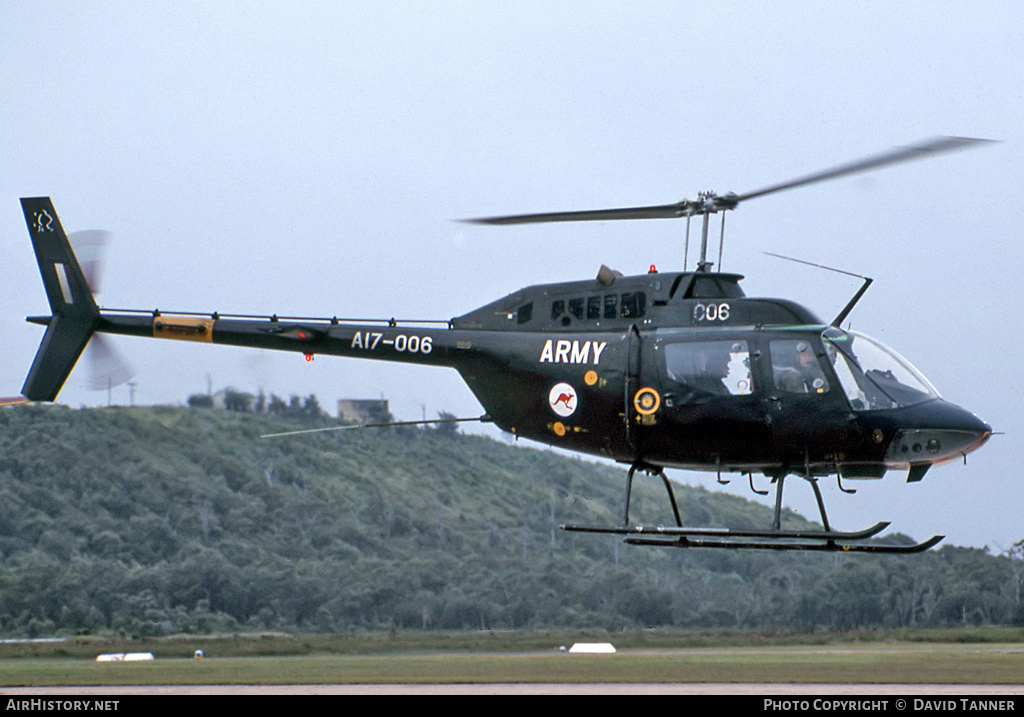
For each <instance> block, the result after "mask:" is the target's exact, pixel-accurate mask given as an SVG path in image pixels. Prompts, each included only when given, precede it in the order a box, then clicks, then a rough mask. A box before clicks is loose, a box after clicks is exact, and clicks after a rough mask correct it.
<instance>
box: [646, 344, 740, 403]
mask: <svg viewBox="0 0 1024 717" xmlns="http://www.w3.org/2000/svg"><path fill="white" fill-rule="evenodd" d="M664 349H665V351H664V355H665V370H666V373H667V374H668V377H669V378H670V379H671V380H673V381H675V382H676V383H681V384H684V385H686V386H689V387H691V388H694V389H696V390H698V391H701V392H703V393H710V394H712V395H717V396H739V395H744V394H748V393H750V392H751V391H752V390H753V383H752V381H751V377H750V351H749V350H748V348H747V342H746V341H687V342H685V343H674V344H666V345H665V347H664Z"/></svg>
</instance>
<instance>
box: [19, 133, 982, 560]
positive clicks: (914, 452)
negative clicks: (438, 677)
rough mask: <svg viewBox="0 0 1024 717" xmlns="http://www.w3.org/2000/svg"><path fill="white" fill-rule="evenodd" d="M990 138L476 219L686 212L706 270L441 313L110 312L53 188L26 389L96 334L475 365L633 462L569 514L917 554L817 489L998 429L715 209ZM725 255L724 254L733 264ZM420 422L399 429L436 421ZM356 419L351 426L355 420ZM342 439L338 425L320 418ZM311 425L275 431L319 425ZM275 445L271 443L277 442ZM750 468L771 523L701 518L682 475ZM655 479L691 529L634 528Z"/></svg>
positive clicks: (566, 444)
mask: <svg viewBox="0 0 1024 717" xmlns="http://www.w3.org/2000/svg"><path fill="white" fill-rule="evenodd" d="M988 142H990V140H980V139H972V138H965V137H939V138H936V139H932V140H928V141H925V142H922V143H919V144H915V145H911V146H907V147H902V148H898V149H895V150H892V151H890V152H886V153H883V154H880V155H877V156H873V157H869V158H867V159H862V160H859V161H856V162H852V163H848V164H844V165H840V166H838V167H835V168H832V169H829V170H826V171H823V172H818V173H816V174H812V175H808V176H804V177H802V178H799V179H796V180H792V181H788V182H785V183H781V184H776V185H772V186H769V187H766V188H763V189H760V190H757V191H754V192H749V193H746V194H735V193H728V194H721V195H720V194H716V193H714V192H703V193H701V194H699V195H698V198H697V199H696V200H688V199H684V200H682V201H679V202H675V203H672V204H664V205H655V206H645V207H626V208H620V209H599V210H590V211H566V212H551V213H543V214H518V215H509V216H497V217H486V218H479V219H470V220H465V221H468V222H471V223H474V224H484V225H508V224H521V223H535V222H565V221H609V220H631V219H657V218H685V219H686V220H687V250H688V243H689V220H690V219H692V218H693V217H700V218H701V220H702V230H701V245H700V254H699V259H698V262H697V265H696V267H695V269H694V270H692V271H676V272H659V271H657V270H656V269H655V268H654V267H653V266H652V267H651V270H650V271H649V272H648V273H646V274H640V275H635V276H624V275H622V274H621V273H619V272H617V271H613V270H611V269H609V268H608V267H606V266H602V267H601V269H600V271H599V272H598V274H597V276H596V278H594V279H589V280H580V281H569V282H562V283H555V284H543V285H533V286H527V287H525V288H522V289H520V290H518V291H515V292H513V293H510V294H508V295H506V296H504V297H502V298H500V299H498V300H496V301H494V302H491V303H489V304H487V305H485V306H482V307H480V308H477V309H475V310H472V311H470V312H468V313H466V314H463V315H461V316H457V317H454V318H451V319H448V320H440V321H402V320H397V319H394V318H392V319H387V320H370V319H351V318H339V317H338V316H331V317H300V316H279V315H272V316H253V315H243V314H222V313H219V312H211V313H197V312H168V311H160V310H137V309H112V308H103V309H101V308H100V307H99V306H98V305H97V303H96V301H95V298H94V296H93V294H92V292H91V290H90V286H89V282H88V279H87V277H86V275H85V274H84V273H83V271H82V268H81V266H80V264H79V261H78V259H77V258H76V256H75V253H74V251H73V249H72V248H71V244H70V243H69V241H68V238H67V235H66V234H65V233H64V229H63V227H62V225H61V222H60V220H59V218H58V216H57V213H56V211H55V209H54V206H53V203H52V201H51V199H50V198H49V197H35V198H23V199H22V200H21V204H22V208H23V211H24V215H25V220H26V223H27V225H28V230H29V234H30V236H31V239H32V243H33V247H34V251H35V254H36V258H37V261H38V264H39V268H40V272H41V274H42V279H43V284H44V288H45V290H46V295H47V299H48V301H49V305H50V309H51V315H50V316H30V317H28V318H27V320H28V321H30V322H32V323H35V324H39V325H42V326H45V327H46V331H45V334H44V336H43V339H42V342H41V345H40V348H39V350H38V352H37V354H36V356H35V359H34V361H33V363H32V366H31V368H30V370H29V373H28V376H27V378H26V380H25V384H24V387H23V389H22V394H23V396H24V397H25V398H26V399H28V400H31V401H53V400H54V399H55V398H56V397H57V395H58V394H59V392H60V390H61V388H62V386H63V384H64V382H65V381H66V379H67V377H68V376H69V375H70V373H71V371H72V370H73V368H74V366H75V364H76V362H77V361H78V358H79V356H80V355H81V353H82V351H83V350H84V348H85V346H86V344H87V343H88V342H89V341H90V338H91V337H93V336H94V334H120V335H127V336H139V337H150V338H156V339H164V340H178V341H192V342H203V343H216V344H228V345H234V346H242V347H251V348H262V349H275V350H281V351H292V352H299V353H302V354H305V356H306V358H307V360H308V359H310V358H312V357H313V356H314V355H316V354H321V355H333V356H344V357H353V358H364V359H375V360H382V361H395V362H405V363H414V364H423V365H433V366H444V367H450V368H454V369H455V370H456V371H458V372H459V374H460V375H461V377H462V378H463V380H464V381H465V383H466V384H467V385H468V386H469V388H470V390H471V391H472V392H473V394H474V395H475V397H476V398H477V400H478V401H479V402H480V404H481V405H482V407H483V408H484V410H485V413H484V414H483V415H482V416H480V417H479V418H472V419H461V418H459V419H448V420H453V421H469V420H474V421H483V422H491V423H494V424H495V425H497V426H498V427H499V428H501V429H502V430H504V431H506V432H508V433H510V434H513V435H514V436H516V437H522V438H526V439H531V440H534V441H538V442H541V443H546V444H549V445H552V446H555V447H559V448H564V449H568V450H570V451H575V452H579V453H584V454H590V455H595V456H600V457H604V458H609V459H612V460H614V461H616V462H618V463H621V464H623V465H626V466H629V468H628V471H627V474H626V489H625V496H624V503H623V508H622V518H621V521H620V522H619V523H617V524H615V525H608V526H601V525H588V524H566V525H563V526H561V527H562V529H564V530H568V531H576V532H584V533H598V534H600V533H612V534H618V535H622V536H624V540H625V542H627V543H630V544H636V545H654V546H663V547H677V548H727V549H768V550H794V551H795V550H799V551H846V552H874V553H897V554H898V553H915V552H921V551H924V550H928V549H929V548H931V547H933V546H935V545H936V544H938V543H939V542H940V541H941V540H942V539H943V537H944V536H938V535H937V536H933V537H932V538H931V539H929V540H926V541H924V542H920V543H916V544H910V545H896V544H880V543H874V542H867V539H868V538H871V537H873V536H876V535H878V534H879V533H881V532H882V531H883V530H885V529H886V528H887V527H888V526H889V523H888V522H884V521H883V522H879V523H876V524H875V525H873V526H871V527H869V528H867V529H864V530H858V531H841V530H836V529H833V528H832V526H831V524H830V522H829V520H828V515H827V512H826V509H825V504H824V501H823V499H822V494H821V490H820V488H819V486H818V481H819V479H821V478H825V477H829V476H833V475H834V476H836V479H837V480H838V481H839V487H840V488H841V489H842V490H843V491H845V492H854V490H853V489H851V488H848V487H846V486H844V484H843V480H844V479H850V480H852V479H877V478H881V477H883V476H884V475H885V474H886V473H887V472H888V471H890V470H906V471H907V480H908V482H917V481H920V480H922V479H923V478H924V476H925V474H926V473H927V472H928V470H929V469H930V468H931V467H932V466H934V465H937V464H941V463H944V462H947V461H952V460H954V459H957V458H960V457H963V458H964V459H965V460H966V456H967V454H968V453H970V452H971V451H974V450H976V449H977V448H979V447H980V446H982V445H983V444H984V443H985V442H986V441H987V440H988V439H989V438H990V437H991V435H992V427H991V426H989V425H988V424H987V423H985V422H984V421H982V420H981V419H979V418H978V417H976V416H975V415H974V414H972V413H971V412H969V411H967V410H965V409H963V408H960V407H959V406H956V405H954V404H952V403H950V402H948V401H945V400H943V399H942V398H941V397H940V396H939V394H938V392H937V391H936V389H935V388H934V387H933V386H932V385H931V383H929V381H928V380H927V379H926V378H925V377H924V376H923V375H922V374H921V373H920V372H919V371H917V370H916V369H915V368H914V367H913V366H912V365H911V364H910V363H909V362H908V361H907V360H906V359H904V358H903V357H901V356H900V355H899V354H898V353H896V352H895V351H894V350H892V349H890V348H889V347H887V346H885V345H884V344H882V343H881V342H879V341H876V340H875V339H872V338H870V337H869V336H866V335H864V334H861V333H858V332H854V331H851V330H844V329H843V328H841V323H842V322H843V321H844V320H845V319H846V317H847V316H848V315H849V313H850V312H851V311H852V310H853V308H854V306H855V304H856V303H857V302H858V301H859V299H860V298H861V296H863V294H864V292H865V291H866V290H867V288H868V286H869V285H870V284H871V279H869V278H867V277H861V278H863V279H864V284H863V285H862V286H861V287H860V289H859V291H858V292H857V293H856V294H855V295H854V296H853V298H852V299H851V300H850V302H849V303H848V304H847V305H846V306H845V307H844V308H843V310H842V311H841V312H840V313H839V315H837V316H836V317H835V318H834V319H833V320H831V321H823V320H822V319H821V318H819V317H818V316H816V315H815V314H814V313H813V312H811V311H810V310H809V309H807V308H805V307H803V306H801V305H799V304H797V303H795V302H793V301H790V300H787V299H780V298H754V297H748V296H746V295H745V293H744V291H743V289H742V288H741V286H740V283H741V280H742V279H743V277H742V276H741V275H739V274H733V273H724V272H721V271H712V267H713V266H714V265H713V264H712V263H711V262H709V261H708V257H707V251H708V234H709V220H710V217H711V215H714V214H719V213H723V224H722V238H721V240H720V242H719V253H720V254H721V246H722V242H724V212H726V211H729V210H732V209H735V208H736V206H737V205H739V204H740V203H741V202H744V201H747V200H749V199H753V198H756V197H760V196H764V195H766V194H770V193H773V192H778V191H783V190H788V189H792V188H796V187H799V186H803V185H807V184H811V183H814V182H820V181H825V180H830V179H835V178H838V177H841V176H846V175H851V174H855V173H859V172H865V171H868V170H874V169H879V168H882V167H885V166H889V165H893V164H897V163H901V162H906V161H910V160H914V159H919V158H924V157H929V156H933V155H937V154H941V153H946V152H951V151H954V150H961V149H967V148H970V147H977V146H982V145H984V144H986V143H988ZM720 263H721V262H720V260H719V264H720ZM437 422H438V421H405V422H399V423H398V424H395V423H391V424H364V426H370V425H375V426H376V425H410V424H416V423H437ZM348 427H352V426H342V427H336V428H348ZM313 430H334V429H313ZM306 432H309V431H294V432H289V433H286V434H271V435H272V436H283V435H291V434H294V433H306ZM268 437H269V436H268ZM669 468H677V469H685V470H695V471H705V472H713V473H715V474H716V475H717V477H718V481H719V482H723V483H724V482H727V481H724V480H723V478H722V475H723V474H733V473H738V474H740V475H745V476H747V477H748V479H749V481H750V487H751V489H752V490H755V491H756V492H758V493H762V494H767V491H760V490H758V489H757V488H755V486H754V482H753V476H754V474H755V473H756V474H763V475H764V476H766V477H768V478H769V479H770V480H771V483H773V484H774V486H775V500H774V518H773V522H772V524H771V526H770V527H767V528H764V529H758V528H751V529H748V528H708V527H687V526H684V525H683V523H682V520H681V517H680V512H679V508H678V505H677V502H676V499H675V495H674V492H673V490H672V486H671V482H670V481H669V479H668V477H667V476H666V473H665V470H666V469H669ZM637 472H643V473H647V474H649V475H652V476H656V477H660V478H661V480H662V483H663V484H664V487H665V489H666V491H667V494H668V501H669V504H670V506H671V508H672V511H673V516H674V518H675V524H674V525H637V524H633V523H631V522H630V518H629V504H630V496H631V493H632V487H633V481H634V476H635V474H636V473H637ZM787 477H798V478H801V479H803V480H804V481H805V482H806V483H808V484H809V485H810V487H811V489H812V491H813V493H814V496H815V499H816V502H817V506H818V509H819V512H820V515H821V525H822V529H820V530H818V529H808V530H789V529H783V528H782V525H781V510H782V495H783V486H784V483H785V480H786V478H787Z"/></svg>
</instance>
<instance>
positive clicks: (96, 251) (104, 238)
mask: <svg viewBox="0 0 1024 717" xmlns="http://www.w3.org/2000/svg"><path fill="white" fill-rule="evenodd" d="M68 241H70V242H71V247H72V248H73V249H74V250H75V256H77V257H78V264H79V266H81V267H82V273H83V274H85V281H86V283H87V284H89V291H91V292H92V293H93V294H98V293H100V284H101V283H102V282H101V279H102V274H103V257H104V255H105V254H106V248H107V245H108V244H109V243H110V232H106V231H103V230H102V229H87V230H83V231H80V232H72V233H71V234H70V235H68Z"/></svg>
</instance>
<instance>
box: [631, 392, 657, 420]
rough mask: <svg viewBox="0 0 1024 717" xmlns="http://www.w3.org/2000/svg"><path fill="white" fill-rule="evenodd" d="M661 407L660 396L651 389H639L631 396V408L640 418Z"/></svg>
mask: <svg viewBox="0 0 1024 717" xmlns="http://www.w3.org/2000/svg"><path fill="white" fill-rule="evenodd" d="M660 406H661V395H660V394H659V393H658V392H657V391H655V390H654V389H653V388H650V387H646V388H641V389H640V390H639V391H637V392H636V395H635V396H633V407H634V408H636V412H637V413H639V414H640V415H641V416H649V415H651V414H652V413H654V412H655V411H657V410H658V408H659V407H660Z"/></svg>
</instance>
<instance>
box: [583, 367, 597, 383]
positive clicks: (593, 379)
mask: <svg viewBox="0 0 1024 717" xmlns="http://www.w3.org/2000/svg"><path fill="white" fill-rule="evenodd" d="M583 381H584V382H585V383H586V384H587V385H588V386H593V385H594V384H595V383H597V371H594V370H590V371H587V373H586V374H584V376H583Z"/></svg>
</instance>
